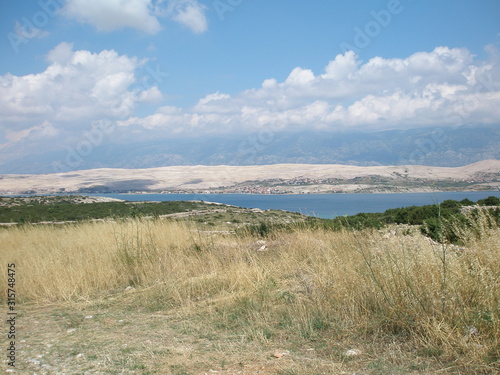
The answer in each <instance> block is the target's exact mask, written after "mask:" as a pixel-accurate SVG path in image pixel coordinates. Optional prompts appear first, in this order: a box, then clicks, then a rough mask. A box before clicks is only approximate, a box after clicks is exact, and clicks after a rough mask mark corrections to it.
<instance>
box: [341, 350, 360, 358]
mask: <svg viewBox="0 0 500 375" xmlns="http://www.w3.org/2000/svg"><path fill="white" fill-rule="evenodd" d="M360 354H361V351H360V350H358V349H349V350H348V351H346V352H345V355H346V356H348V357H355V356H357V355H360Z"/></svg>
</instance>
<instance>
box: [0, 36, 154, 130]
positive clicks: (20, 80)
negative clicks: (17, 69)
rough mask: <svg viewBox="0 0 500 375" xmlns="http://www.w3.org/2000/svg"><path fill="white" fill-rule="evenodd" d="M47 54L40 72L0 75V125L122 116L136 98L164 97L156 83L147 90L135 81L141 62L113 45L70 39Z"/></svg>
mask: <svg viewBox="0 0 500 375" xmlns="http://www.w3.org/2000/svg"><path fill="white" fill-rule="evenodd" d="M47 60H48V61H49V63H50V65H49V66H48V67H47V68H46V69H45V71H43V72H41V73H38V74H29V75H25V76H14V75H11V74H6V75H4V76H0V118H1V119H2V121H1V122H0V129H2V128H3V129H9V130H11V131H13V130H15V131H20V130H23V129H29V128H32V127H34V126H38V124H41V123H43V122H44V121H50V122H52V123H53V124H54V125H56V124H59V126H64V127H71V126H78V125H77V124H81V122H82V121H93V120H97V119H101V118H111V119H116V118H126V117H128V116H130V115H131V114H132V112H133V110H134V109H135V107H136V105H137V103H140V102H143V101H147V102H154V101H158V100H160V99H161V97H162V96H161V93H160V91H159V90H158V88H157V87H156V86H153V87H151V88H149V89H148V90H146V89H144V88H143V87H141V86H139V85H137V81H138V79H137V77H136V71H137V70H138V68H139V67H140V66H141V64H143V63H144V62H141V61H139V60H137V59H136V58H130V57H127V56H120V55H118V54H117V53H116V52H115V51H113V50H104V51H101V52H100V53H91V52H89V51H85V50H80V51H73V50H72V45H71V44H69V43H61V44H59V45H58V46H57V47H56V48H54V49H53V50H52V51H50V52H49V53H48V54H47Z"/></svg>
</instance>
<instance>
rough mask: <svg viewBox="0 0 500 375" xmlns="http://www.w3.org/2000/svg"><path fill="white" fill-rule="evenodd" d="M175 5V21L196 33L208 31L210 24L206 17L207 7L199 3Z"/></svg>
mask: <svg viewBox="0 0 500 375" xmlns="http://www.w3.org/2000/svg"><path fill="white" fill-rule="evenodd" d="M173 3H174V4H175V7H174V11H173V19H174V20H175V21H177V22H178V23H180V24H182V25H184V26H186V27H188V28H189V29H191V31H193V32H194V33H198V34H200V33H203V32H205V31H207V29H208V24H207V19H206V16H205V9H206V8H205V7H204V6H203V5H202V4H200V3H198V2H197V1H194V0H190V1H173Z"/></svg>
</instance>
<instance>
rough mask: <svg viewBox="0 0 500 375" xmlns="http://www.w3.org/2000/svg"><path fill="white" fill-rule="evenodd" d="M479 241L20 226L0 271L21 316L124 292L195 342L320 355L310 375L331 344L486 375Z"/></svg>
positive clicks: (489, 238)
mask: <svg viewBox="0 0 500 375" xmlns="http://www.w3.org/2000/svg"><path fill="white" fill-rule="evenodd" d="M481 231H482V236H481V238H479V239H478V238H477V236H475V235H474V236H473V235H470V233H463V238H464V241H465V247H464V248H461V249H459V248H456V247H450V246H444V245H440V244H436V243H434V242H432V241H430V240H429V239H427V238H426V237H423V236H421V235H420V234H418V233H414V234H413V235H401V234H398V235H390V236H388V235H387V234H386V233H379V232H377V231H373V232H369V231H364V232H350V231H343V232H331V231H323V230H317V229H314V230H312V229H308V228H305V227H303V228H298V229H296V230H293V231H283V232H276V233H273V234H271V236H270V237H269V238H267V239H266V243H267V251H263V252H259V251H256V250H257V249H258V248H259V247H260V246H261V244H259V243H256V240H257V239H256V238H254V237H251V236H250V235H239V236H234V235H224V234H220V233H219V234H218V233H201V232H199V231H197V230H195V229H194V227H192V226H190V225H189V224H186V223H179V222H173V221H162V220H156V221H149V220H140V219H137V220H129V221H122V222H116V223H84V224H78V225H72V226H63V227H58V228H56V227H49V226H24V227H16V228H9V229H5V230H2V231H0V242H1V243H2V248H3V250H2V252H1V254H0V261H1V264H4V265H6V264H7V263H12V262H15V263H16V264H17V269H18V270H17V272H18V285H17V289H18V291H17V293H18V298H21V299H23V300H24V301H25V302H29V303H37V304H44V303H48V302H58V301H70V302H71V303H81V301H96V300H100V299H102V298H104V296H118V295H123V290H124V289H125V288H126V287H127V286H133V287H135V288H136V290H135V291H134V292H132V293H130V294H128V296H127V297H126V298H125V299H124V300H122V303H123V301H125V300H126V303H127V306H128V308H130V309H142V310H144V311H165V312H170V313H172V312H175V314H176V316H177V317H178V318H179V319H181V320H182V319H184V320H186V319H188V318H189V321H190V322H191V323H190V324H188V325H187V326H186V330H191V331H192V332H195V333H196V334H197V335H205V336H207V335H218V334H222V333H221V332H225V333H226V334H227V333H228V332H229V333H232V334H234V335H236V336H238V337H239V338H240V339H241V340H243V341H245V342H260V343H263V344H270V343H273V344H276V343H282V344H283V345H285V344H286V345H287V346H288V347H297V348H298V347H300V346H302V345H308V344H307V343H311V342H316V343H318V342H321V345H320V346H321V347H322V348H323V349H322V351H321V352H320V354H318V352H317V354H318V358H317V362H315V366H318V368H319V367H321V366H320V364H321V360H324V359H325V358H330V359H331V358H332V356H333V357H334V358H336V359H337V360H338V361H340V362H342V361H345V360H347V359H346V358H345V357H344V354H343V353H344V349H345V347H340V346H339V345H338V344H337V343H338V342H344V343H345V342H350V340H352V341H353V343H356V345H358V346H359V345H363V348H362V350H363V351H367V352H369V353H372V357H373V356H374V355H375V354H374V353H376V352H377V347H378V348H379V349H380V350H382V349H381V348H383V347H384V348H385V349H384V353H386V355H388V356H389V357H390V355H389V354H387V353H388V351H387V350H389V349H387V348H389V347H391V345H393V344H394V343H398V344H397V347H399V348H405V349H404V350H405V351H406V353H409V352H412V351H413V352H414V353H413V355H414V358H416V359H415V361H417V362H419V361H420V360H422V361H427V362H428V363H429V361H435V362H433V363H434V365H433V366H437V368H439V366H441V367H446V368H448V370H446V371H445V372H444V373H477V374H479V373H483V374H489V373H494V372H495V371H498V370H500V367H499V358H500V351H499V345H500V325H499V323H500V320H499V318H500V316H499V314H500V288H499V281H500V230H499V229H498V228H496V227H494V228H489V226H488V225H486V224H485V225H483V226H482V227H481ZM476 232H477V231H476ZM3 277H4V276H3ZM5 286H6V281H5V280H3V281H2V284H1V285H0V293H1V294H0V295H1V296H5ZM2 298H3V297H2ZM388 342H390V343H392V344H390V345H389V344H387V343H388ZM360 343H364V344H360ZM384 343H386V344H387V345H385V344H384ZM391 350H392V351H393V352H394V348H392V349H391ZM401 350H403V349H401ZM321 353H323V354H321ZM398 355H399V354H398ZM395 356H396V357H397V355H395ZM417 359H418V360H417ZM375 362H376V361H375ZM375 362H373V361H372V366H375V365H373V363H375ZM439 362H441V363H443V365H439V364H438V363H439ZM415 363H416V362H415ZM401 365H402V366H403V365H404V364H401ZM296 366H298V367H296V368H297V369H298V370H297V371H299V370H300V371H301V373H303V369H302V370H301V369H300V366H299V365H296ZM290 371H291V370H290ZM377 371H378V370H377V369H376V368H375V367H372V368H371V373H384V372H383V370H380V371H378V372H377ZM405 372H409V368H408V367H406V368H405ZM187 373H189V372H187ZM276 373H278V372H276ZM289 373H292V372H289ZM416 373H418V371H417V372H416ZM429 373H430V371H429Z"/></svg>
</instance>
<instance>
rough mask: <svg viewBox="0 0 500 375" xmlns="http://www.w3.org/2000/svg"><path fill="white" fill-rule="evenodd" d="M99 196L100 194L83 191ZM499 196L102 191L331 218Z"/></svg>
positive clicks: (131, 198) (124, 196)
mask: <svg viewBox="0 0 500 375" xmlns="http://www.w3.org/2000/svg"><path fill="white" fill-rule="evenodd" d="M85 195H93V196H99V195H102V194H85ZM492 195H493V196H496V197H499V198H500V191H459V192H436V193H390V194H298V195H293V194H291V195H253V194H105V196H106V197H111V198H117V199H123V200H126V201H134V202H138V201H153V202H161V201H189V200H202V201H206V202H217V203H224V204H230V205H234V206H238V207H245V208H260V209H262V210H268V209H279V210H287V211H294V212H300V213H302V214H304V215H310V216H317V217H320V218H326V219H331V218H334V217H337V216H344V215H355V214H357V213H360V212H367V213H368V212H384V211H385V210H387V209H390V208H401V207H408V206H423V205H429V204H438V203H441V202H443V201H445V200H447V199H453V200H459V201H460V200H462V199H465V198H468V199H470V200H471V201H474V202H475V201H477V200H478V199H484V198H487V197H489V196H492Z"/></svg>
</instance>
